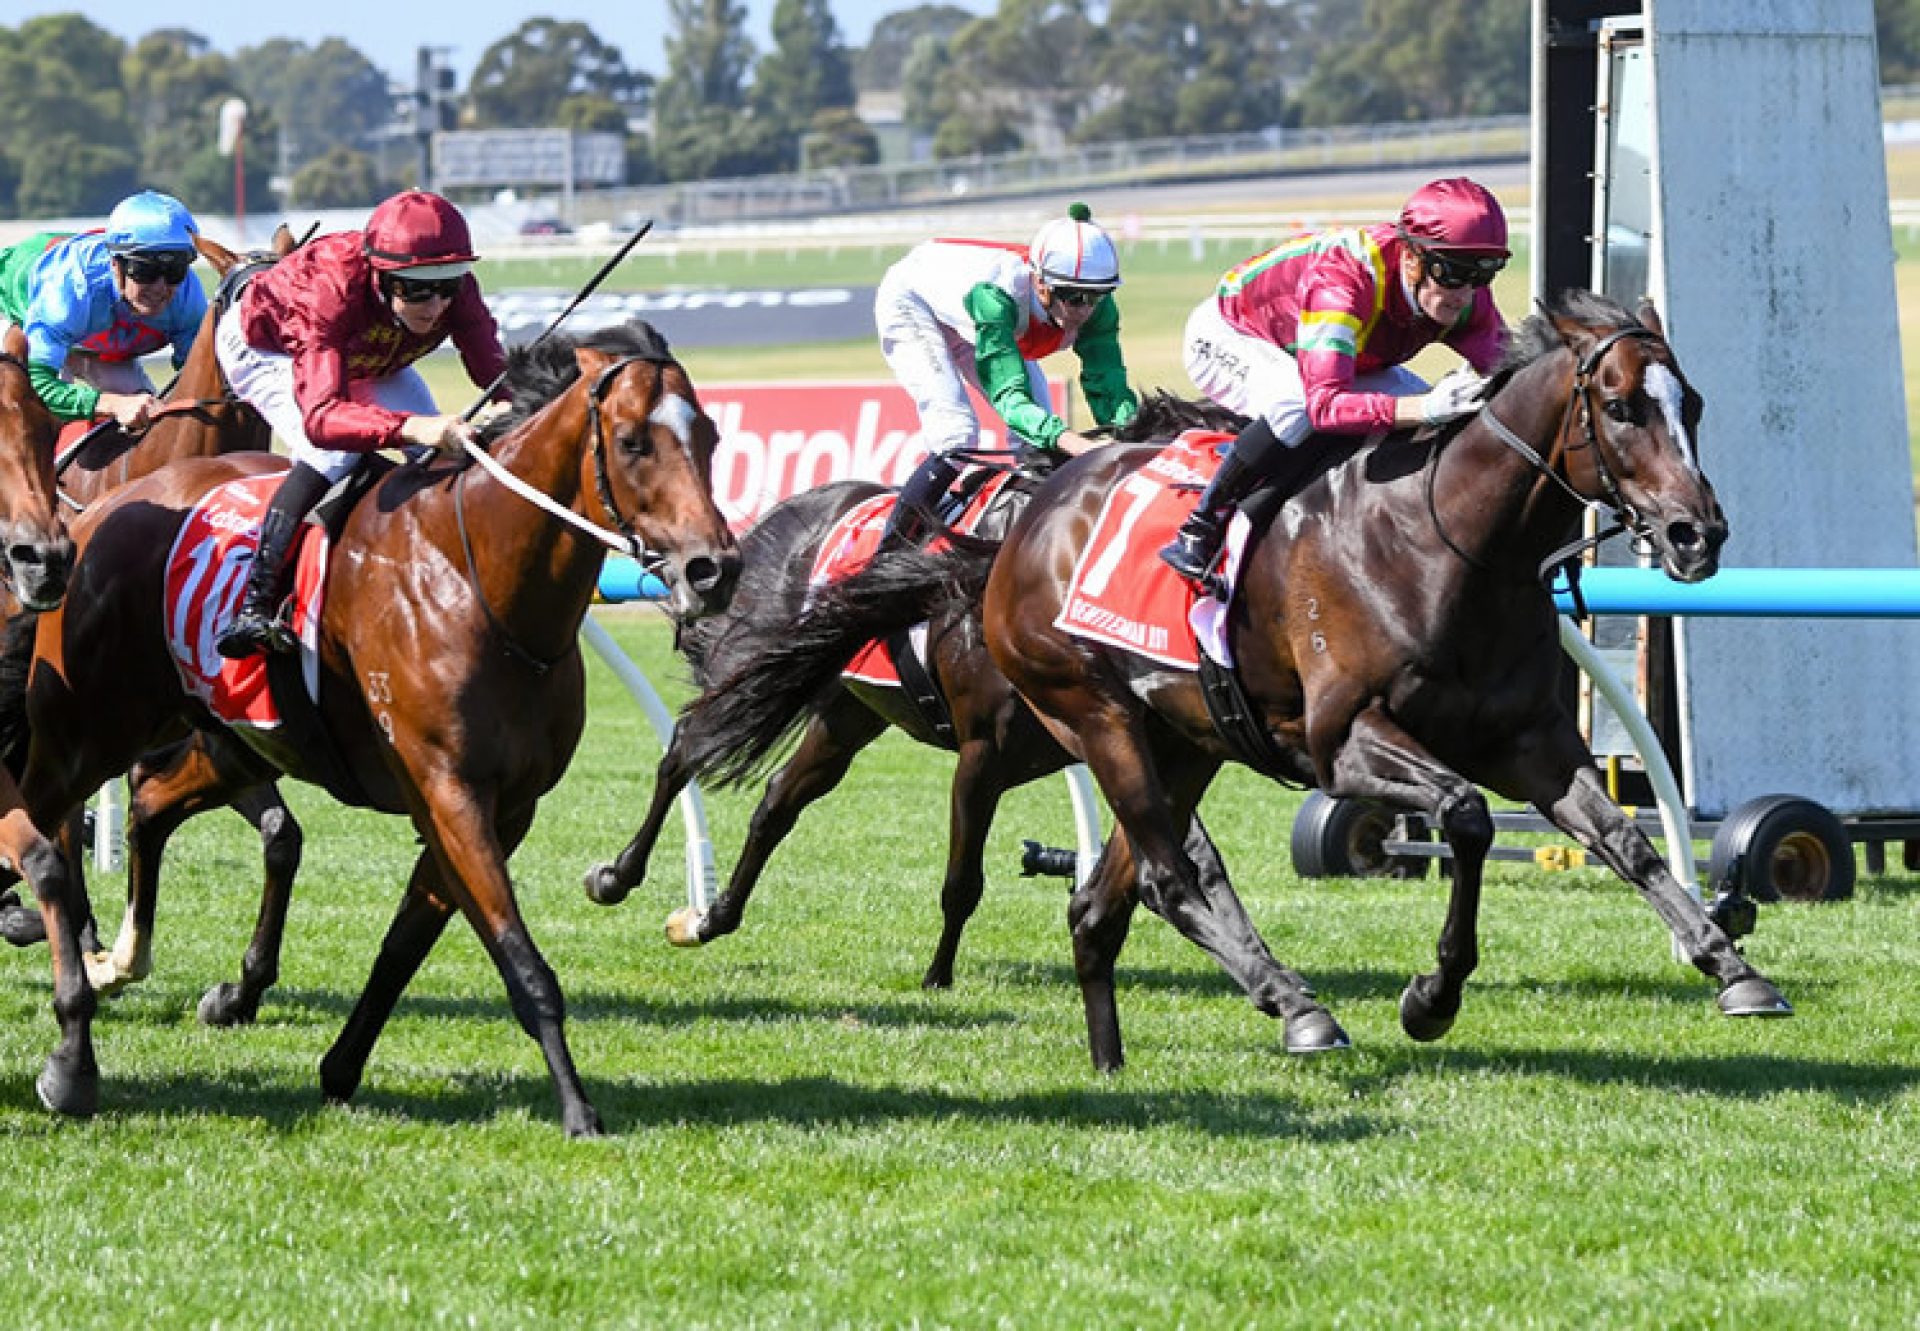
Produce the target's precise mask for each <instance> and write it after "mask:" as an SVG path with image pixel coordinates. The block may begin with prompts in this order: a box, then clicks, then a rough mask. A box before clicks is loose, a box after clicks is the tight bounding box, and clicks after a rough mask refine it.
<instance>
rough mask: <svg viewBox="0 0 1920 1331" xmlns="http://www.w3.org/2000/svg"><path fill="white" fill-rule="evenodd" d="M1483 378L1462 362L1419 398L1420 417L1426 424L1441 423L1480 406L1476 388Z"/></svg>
mask: <svg viewBox="0 0 1920 1331" xmlns="http://www.w3.org/2000/svg"><path fill="white" fill-rule="evenodd" d="M1485 387H1486V380H1484V379H1482V378H1481V377H1480V376H1479V375H1478V374H1475V373H1474V372H1473V370H1472V369H1471V368H1469V367H1468V366H1465V365H1462V366H1461V367H1460V368H1459V369H1457V370H1454V371H1452V372H1451V373H1449V374H1447V375H1446V376H1445V377H1444V378H1442V379H1441V380H1440V382H1439V383H1437V384H1435V385H1434V386H1433V388H1432V390H1431V391H1429V392H1428V393H1427V395H1426V396H1425V397H1423V398H1421V399H1420V419H1421V420H1423V421H1425V422H1426V423H1427V424H1428V425H1443V424H1445V423H1446V422H1448V421H1451V420H1458V419H1459V418H1460V417H1462V416H1471V415H1472V414H1473V413H1474V412H1476V411H1478V410H1480V392H1481V390H1482V389H1483V388H1485Z"/></svg>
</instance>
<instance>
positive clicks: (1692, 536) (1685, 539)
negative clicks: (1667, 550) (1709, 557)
mask: <svg viewBox="0 0 1920 1331" xmlns="http://www.w3.org/2000/svg"><path fill="white" fill-rule="evenodd" d="M1667 544H1669V545H1671V546H1672V547H1673V548H1674V549H1675V550H1695V549H1698V548H1699V547H1700V546H1702V545H1704V544H1706V542H1705V541H1703V540H1702V539H1701V537H1700V529H1699V528H1698V527H1696V526H1694V525H1693V524H1692V523H1691V522H1675V523H1670V524H1669V525H1668V527H1667Z"/></svg>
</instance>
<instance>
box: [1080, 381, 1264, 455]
mask: <svg viewBox="0 0 1920 1331" xmlns="http://www.w3.org/2000/svg"><path fill="white" fill-rule="evenodd" d="M1246 423H1247V418H1246V417H1245V416H1242V415H1240V414H1239V413H1238V412H1235V411H1229V410H1227V409H1226V408H1225V407H1223V406H1221V405H1220V404H1219V403H1218V402H1215V401H1213V400H1212V399H1211V398H1204V397H1203V398H1184V397H1179V396H1176V395H1175V394H1173V393H1169V392H1168V391H1167V390H1166V389H1164V388H1156V389H1154V390H1153V391H1152V392H1151V393H1148V394H1147V395H1146V396H1144V397H1142V398H1141V399H1140V410H1139V411H1138V412H1136V413H1135V414H1134V417H1133V419H1132V420H1130V421H1128V422H1127V423H1126V424H1125V425H1117V426H1115V427H1114V429H1113V441H1114V442H1115V443H1117V444H1143V443H1147V442H1148V441H1150V440H1161V439H1171V438H1173V437H1174V436H1175V435H1178V434H1180V433H1182V432H1184V431H1187V430H1219V431H1222V432H1224V433H1227V434H1238V433H1240V431H1241V429H1242V427H1244V426H1245V425H1246Z"/></svg>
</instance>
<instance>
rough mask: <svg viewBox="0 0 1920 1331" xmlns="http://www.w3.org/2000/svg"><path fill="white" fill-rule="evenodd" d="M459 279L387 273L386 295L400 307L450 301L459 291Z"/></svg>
mask: <svg viewBox="0 0 1920 1331" xmlns="http://www.w3.org/2000/svg"><path fill="white" fill-rule="evenodd" d="M460 282H461V279H460V278H457V277H431V278H429V277H408V276H406V275H405V274H403V273H388V274H387V276H386V287H387V294H388V295H389V296H392V297H394V298H395V299H397V300H398V301H399V302H400V303H401V304H402V305H424V304H426V303H427V302H428V301H430V300H435V299H438V300H452V299H453V297H454V293H455V292H457V291H459V290H460Z"/></svg>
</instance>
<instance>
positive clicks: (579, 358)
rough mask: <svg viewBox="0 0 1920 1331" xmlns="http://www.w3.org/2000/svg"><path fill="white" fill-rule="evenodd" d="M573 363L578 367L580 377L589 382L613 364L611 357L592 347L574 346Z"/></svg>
mask: <svg viewBox="0 0 1920 1331" xmlns="http://www.w3.org/2000/svg"><path fill="white" fill-rule="evenodd" d="M573 362H574V364H576V365H578V366H579V367H580V375H581V377H582V378H584V379H587V380H588V381H591V380H592V379H593V377H594V376H595V375H597V374H599V373H600V371H602V370H604V369H606V368H607V366H609V365H611V364H613V357H612V356H609V355H608V354H607V353H606V352H604V351H596V350H594V349H593V348H592V347H587V346H576V347H574V349H573Z"/></svg>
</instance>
